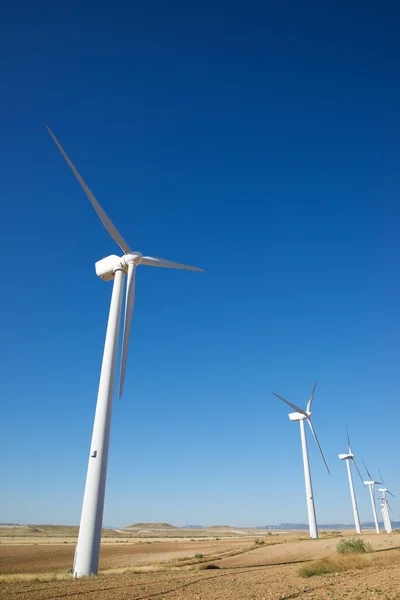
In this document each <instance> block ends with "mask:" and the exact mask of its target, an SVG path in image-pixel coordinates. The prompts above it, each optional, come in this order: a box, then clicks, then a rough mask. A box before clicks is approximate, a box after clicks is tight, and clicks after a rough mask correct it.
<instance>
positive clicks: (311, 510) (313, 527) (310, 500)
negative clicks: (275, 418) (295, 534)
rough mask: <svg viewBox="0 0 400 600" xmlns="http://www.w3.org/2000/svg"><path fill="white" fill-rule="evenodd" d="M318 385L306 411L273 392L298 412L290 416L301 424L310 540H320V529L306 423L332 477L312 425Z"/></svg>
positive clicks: (313, 390) (313, 391) (312, 393)
mask: <svg viewBox="0 0 400 600" xmlns="http://www.w3.org/2000/svg"><path fill="white" fill-rule="evenodd" d="M316 385H317V382H315V383H314V387H313V389H312V392H311V395H310V397H309V399H308V402H307V408H306V410H303V409H302V408H299V407H298V406H296V405H295V404H292V403H291V402H289V400H285V398H282V396H279V395H278V394H275V392H272V393H273V394H274V396H276V397H277V398H279V399H280V400H282V401H283V402H285V403H286V404H288V405H289V406H290V407H291V408H293V409H294V410H295V411H296V412H294V413H290V414H289V419H290V420H291V421H299V423H300V438H301V450H302V454H303V465H304V479H305V485H306V499H307V513H308V526H309V529H310V538H313V539H317V538H318V527H317V519H316V516H315V504H314V494H313V488H312V481H311V473H310V463H309V460H308V449H307V438H306V430H305V427H304V421H307V423H308V425H309V427H310V429H311V433H312V434H313V436H314V440H315V442H316V444H317V446H318V448H319V451H320V453H321V456H322V459H323V461H324V463H325V467H326V470H327V471H328V473H329V475H330V472H329V468H328V465H327V463H326V460H325V456H324V454H323V452H322V448H321V446H320V443H319V441H318V438H317V434H316V433H315V430H314V427H313V425H312V423H311V405H312V401H313V398H314V393H315V388H316Z"/></svg>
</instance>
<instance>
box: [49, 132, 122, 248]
mask: <svg viewBox="0 0 400 600" xmlns="http://www.w3.org/2000/svg"><path fill="white" fill-rule="evenodd" d="M46 129H47V131H48V132H49V134H50V135H51V137H52V138H53V141H54V143H55V144H56V146H57V148H58V149H59V151H60V152H61V154H62V155H63V157H64V158H65V160H66V161H67V163H68V165H69V166H70V168H71V170H72V172H73V174H74V175H75V177H76V178H77V180H78V181H79V183H80V184H81V186H82V188H83V190H84V192H85V194H86V196H87V197H88V198H89V200H90V202H91V204H92V206H93V208H94V210H95V211H96V213H97V215H98V217H99V219H100V221H101V222H102V223H103V225H104V227H105V228H106V229H107V231H108V233H109V234H110V235H111V237H112V238H113V240H114V242H116V243H117V244H118V246H119V247H120V248H121V250H122V251H123V252H125V254H128V253H129V252H130V251H131V250H130V248H129V246H128V244H127V243H126V242H125V240H124V238H123V237H122V235H121V234H120V233H119V231H118V230H117V228H116V227H115V225H114V223H113V222H112V221H111V219H110V218H109V217H108V216H107V214H106V213H105V211H104V210H103V208H102V207H101V206H100V204H99V203H98V202H97V200H96V198H95V197H94V195H93V193H92V192H91V190H90V189H89V188H88V186H87V185H86V183H85V182H84V180H83V179H82V177H81V176H80V174H79V173H78V171H77V169H76V168H75V165H74V164H73V162H72V161H71V159H70V158H69V156H68V155H67V154H66V152H65V151H64V149H63V147H62V146H61V144H60V142H59V141H58V140H57V138H56V136H55V135H54V133H53V132H52V131H51V129H50V127H49V126H48V125H46Z"/></svg>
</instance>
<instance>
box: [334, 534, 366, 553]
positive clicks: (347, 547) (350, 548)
mask: <svg viewBox="0 0 400 600" xmlns="http://www.w3.org/2000/svg"><path fill="white" fill-rule="evenodd" d="M336 552H339V554H345V553H346V552H351V553H355V552H357V553H358V554H365V552H371V546H370V544H368V543H366V542H364V540H360V539H357V538H349V539H344V540H340V542H339V543H338V544H337V546H336Z"/></svg>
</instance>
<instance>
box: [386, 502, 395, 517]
mask: <svg viewBox="0 0 400 600" xmlns="http://www.w3.org/2000/svg"><path fill="white" fill-rule="evenodd" d="M387 505H388V509H389V510H390V512H391V513H392V515H393V514H394V512H393V508H392V507H391V506H390V504H389V502H388V503H387Z"/></svg>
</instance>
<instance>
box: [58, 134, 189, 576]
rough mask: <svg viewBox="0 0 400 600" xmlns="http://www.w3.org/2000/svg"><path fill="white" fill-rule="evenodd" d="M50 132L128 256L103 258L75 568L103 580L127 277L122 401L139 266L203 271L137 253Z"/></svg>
mask: <svg viewBox="0 0 400 600" xmlns="http://www.w3.org/2000/svg"><path fill="white" fill-rule="evenodd" d="M47 130H48V132H49V133H50V135H51V137H52V138H53V141H54V142H55V144H56V146H57V147H58V149H59V150H60V152H61V154H62V155H63V157H64V158H65V160H66V162H67V163H68V165H69V167H70V168H71V170H72V172H73V173H74V175H75V177H76V178H77V180H78V181H79V183H80V184H81V186H82V188H83V190H84V192H85V194H86V195H87V197H88V198H89V200H90V202H91V204H92V206H93V208H94V210H95V211H96V213H97V215H98V217H99V219H100V221H101V222H102V223H103V225H104V227H105V228H106V230H107V231H108V233H109V235H110V236H111V237H112V238H113V240H114V241H115V242H116V244H117V245H118V246H119V247H120V248H121V250H122V251H123V253H124V254H123V256H115V255H112V256H108V257H106V258H103V259H102V260H100V261H99V262H97V263H96V265H95V268H96V274H97V275H98V277H100V278H101V279H103V280H104V281H113V291H112V295H111V304H110V313H109V318H108V325H107V332H106V339H105V344H104V353H103V362H102V366H101V374H100V382H99V391H98V395H97V404H96V413H95V418H94V424H93V434H92V442H91V446H90V453H89V464H88V469H87V476H86V486H85V494H84V497H83V505H82V513H81V522H80V526H79V536H78V544H77V547H76V551H75V560H74V568H73V570H74V577H83V576H85V575H97V572H98V567H99V555H100V541H101V530H102V524H103V509H104V496H105V489H106V476H107V462H108V448H109V442H110V427H111V411H112V404H113V398H114V381H115V372H116V366H117V351H118V341H119V336H120V318H121V309H122V295H123V289H124V280H125V276H127V285H126V299H125V315H124V330H123V338H122V355H121V367H120V380H119V396H120V397H121V395H122V391H123V387H124V379H125V369H126V359H127V356H128V342H129V334H130V329H131V321H132V313H133V305H134V297H135V274H136V269H137V267H138V266H139V265H147V266H150V267H164V268H167V269H186V270H190V271H201V269H197V268H196V267H189V266H187V265H182V264H180V263H175V262H171V261H169V260H164V259H161V258H155V257H154V256H143V254H142V253H141V252H138V251H132V250H131V249H130V247H129V246H128V244H127V243H126V241H125V240H124V238H123V237H122V236H121V234H120V233H119V231H118V230H117V228H116V227H115V225H114V224H113V223H112V222H111V220H110V219H109V217H108V216H107V214H106V213H105V211H104V210H103V208H102V207H101V206H100V204H99V203H98V202H97V200H96V198H95V197H94V195H93V194H92V192H91V191H90V189H89V188H88V186H87V185H86V183H85V182H84V180H83V179H82V177H81V176H80V174H79V173H78V171H77V169H76V168H75V166H74V165H73V163H72V161H71V160H70V158H69V157H68V156H67V154H66V153H65V151H64V149H63V148H62V147H61V145H60V143H59V142H58V140H57V138H56V137H55V135H54V133H53V132H52V131H51V130H50V128H49V127H47Z"/></svg>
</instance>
